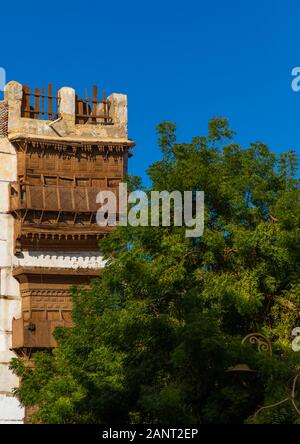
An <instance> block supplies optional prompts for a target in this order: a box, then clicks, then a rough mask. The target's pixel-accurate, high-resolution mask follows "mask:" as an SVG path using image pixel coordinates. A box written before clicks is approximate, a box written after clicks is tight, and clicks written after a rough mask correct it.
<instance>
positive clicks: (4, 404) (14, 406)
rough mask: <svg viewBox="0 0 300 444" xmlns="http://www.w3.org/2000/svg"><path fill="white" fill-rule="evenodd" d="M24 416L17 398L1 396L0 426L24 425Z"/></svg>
mask: <svg viewBox="0 0 300 444" xmlns="http://www.w3.org/2000/svg"><path fill="white" fill-rule="evenodd" d="M24 415H25V413H24V408H23V407H21V406H20V404H19V401H18V400H17V399H16V398H14V397H12V396H5V395H2V394H0V424H22V423H23V418H24Z"/></svg>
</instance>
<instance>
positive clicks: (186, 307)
mask: <svg viewBox="0 0 300 444" xmlns="http://www.w3.org/2000/svg"><path fill="white" fill-rule="evenodd" d="M158 134H159V139H158V143H159V145H160V147H161V151H162V158H161V160H159V161H157V162H155V163H154V164H153V165H151V166H150V168H149V170H148V174H149V176H150V178H151V180H152V189H153V190H168V191H173V190H179V191H184V190H203V191H204V192H205V232H204V235H203V236H202V237H201V238H199V239H190V238H186V237H185V227H119V228H118V229H116V230H115V232H114V233H113V234H111V235H109V236H108V237H106V238H105V239H104V240H103V241H102V242H101V245H100V248H101V251H102V252H103V253H104V254H105V257H106V258H107V260H108V263H107V266H106V268H105V269H104V270H103V272H102V273H101V277H100V278H99V279H95V280H94V281H93V283H92V286H91V289H90V290H86V289H82V288H74V289H73V290H72V297H73V303H74V309H73V320H74V327H73V328H72V329H69V330H64V329H58V330H57V331H56V333H55V336H56V338H57V340H58V342H59V346H58V348H57V349H55V350H54V351H53V353H52V354H50V353H46V352H43V353H41V352H40V353H36V354H35V355H34V356H33V360H34V363H35V366H34V368H32V366H31V367H30V366H29V367H28V365H26V362H24V361H23V360H21V359H15V360H13V362H12V368H13V369H14V371H15V373H16V374H17V375H18V376H20V377H21V378H22V384H21V386H20V388H18V389H16V390H15V393H16V395H17V396H18V397H19V399H20V400H21V402H22V403H23V404H24V405H26V406H37V407H38V412H37V413H36V414H35V415H33V417H32V421H34V422H44V423H86V422H89V423H107V424H110V423H130V422H131V423H140V422H143V423H186V424H189V423H190V424H192V423H241V422H250V423H251V422H268V423H297V422H298V423H299V422H300V419H299V416H298V414H297V412H296V410H295V408H294V407H293V405H292V403H291V402H289V397H290V393H291V385H290V382H291V380H292V378H293V377H294V376H295V375H296V374H297V372H299V369H300V355H299V352H298V353H295V352H293V351H292V349H291V341H292V336H291V332H292V329H293V328H294V327H296V326H300V280H299V277H300V243H299V240H300V237H299V234H300V232H299V219H300V206H299V180H298V179H297V158H296V155H295V153H294V152H287V153H285V154H283V155H281V156H280V157H279V158H277V157H276V156H275V154H274V153H272V152H271V151H270V150H269V148H268V147H267V146H266V145H264V144H263V143H261V142H255V143H252V144H251V145H250V146H249V147H248V148H247V149H242V148H241V146H240V145H239V144H237V143H235V142H234V140H233V137H234V133H233V131H232V130H231V129H230V128H229V126H228V122H227V120H226V119H223V118H217V119H214V120H212V121H210V122H209V131H208V135H207V136H201V137H194V138H193V139H192V141H191V142H190V143H178V142H177V141H176V127H175V125H174V124H173V123H169V122H163V123H161V124H160V125H158ZM129 183H130V186H131V187H132V188H134V187H135V186H138V185H139V181H138V180H137V178H131V180H129ZM251 332H260V333H262V334H264V335H265V336H266V337H268V338H269V340H270V341H271V342H272V346H273V355H272V356H270V355H269V354H266V353H259V352H258V350H257V348H255V347H252V346H251V345H249V344H248V345H247V344H244V345H242V344H241V340H242V338H243V337H244V336H245V335H247V334H248V333H251ZM240 364H243V365H248V367H249V368H250V369H251V370H253V371H252V372H249V371H248V372H239V371H228V369H230V368H232V367H234V366H236V365H240ZM285 398H288V400H287V401H286V402H284V403H281V404H279V405H278V406H275V407H273V408H266V409H263V410H261V411H259V412H258V413H257V415H255V412H257V410H258V408H259V406H267V405H269V404H274V403H278V402H279V401H281V400H283V399H285ZM295 402H299V408H300V393H299V394H297V390H296V394H295Z"/></svg>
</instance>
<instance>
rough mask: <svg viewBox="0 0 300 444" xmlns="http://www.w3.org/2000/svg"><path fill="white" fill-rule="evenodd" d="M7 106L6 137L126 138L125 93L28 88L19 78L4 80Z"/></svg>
mask: <svg viewBox="0 0 300 444" xmlns="http://www.w3.org/2000/svg"><path fill="white" fill-rule="evenodd" d="M0 103H2V104H3V106H4V104H5V107H7V108H8V121H7V130H8V138H9V139H11V140H14V139H16V138H33V139H34V138H36V139H43V138H44V139H58V140H59V139H60V140H61V139H62V138H65V139H67V140H69V139H70V140H74V141H79V142H80V141H86V140H87V141H91V142H93V141H111V142H121V143H122V142H128V131H127V96H126V95H125V94H116V93H113V94H111V95H110V96H109V97H107V98H106V95H105V94H103V96H102V99H98V98H97V87H93V94H92V97H90V98H89V97H88V95H87V96H86V98H85V99H81V98H79V97H78V96H77V95H76V92H75V90H74V89H73V88H70V87H63V88H60V89H59V90H58V91H57V93H56V94H55V95H53V93H52V86H51V85H49V86H48V89H47V90H45V89H44V88H42V90H41V91H40V90H39V89H38V88H35V89H34V92H30V89H29V87H28V86H27V87H26V86H23V85H21V84H20V83H18V82H15V81H11V82H9V83H7V85H6V86H5V91H4V101H2V102H0Z"/></svg>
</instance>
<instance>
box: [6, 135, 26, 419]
mask: <svg viewBox="0 0 300 444" xmlns="http://www.w3.org/2000/svg"><path fill="white" fill-rule="evenodd" d="M16 179H17V158H16V153H15V149H14V147H13V146H12V144H11V143H10V142H9V141H8V139H6V138H3V137H0V424H10V423H22V422H23V418H24V408H23V407H21V406H20V404H19V401H18V400H17V399H16V398H14V397H13V396H12V389H13V388H14V387H17V386H18V384H19V381H18V378H17V377H16V376H15V375H14V374H13V373H12V372H11V370H10V369H9V363H10V360H11V359H12V358H13V357H14V356H15V355H14V353H13V352H12V351H10V348H11V339H12V338H11V335H12V318H13V317H16V318H18V317H20V315H21V301H20V292H19V284H18V282H17V281H16V279H15V278H14V277H13V276H12V266H13V229H14V220H13V217H12V216H11V215H10V214H8V211H9V182H10V181H15V180H16Z"/></svg>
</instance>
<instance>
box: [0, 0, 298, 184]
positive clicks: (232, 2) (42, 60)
mask: <svg viewBox="0 0 300 444" xmlns="http://www.w3.org/2000/svg"><path fill="white" fill-rule="evenodd" d="M0 29H1V42H2V45H1V51H0V66H3V67H4V68H5V69H6V72H7V80H18V81H19V82H21V83H23V84H30V86H32V87H41V86H45V85H47V83H48V82H52V83H53V84H54V86H55V87H61V86H73V87H74V88H75V89H76V90H77V91H78V92H79V94H83V92H84V90H85V88H86V87H91V86H92V85H93V84H97V85H99V87H100V89H105V90H106V91H107V93H108V94H109V93H111V92H122V93H126V94H128V100H129V135H130V138H132V139H134V140H135V141H136V144H137V147H136V148H135V153H134V157H133V158H132V159H131V161H130V172H131V173H133V174H137V175H141V176H143V177H144V178H145V170H146V168H147V166H148V165H149V164H151V162H153V161H154V160H156V159H158V158H159V150H158V148H157V146H156V133H155V127H156V124H157V123H159V122H160V121H162V120H171V121H174V122H176V123H177V127H178V139H179V140H185V141H186V140H189V139H190V138H191V137H193V136H195V135H201V134H203V133H205V131H206V128H207V121H208V119H210V118H211V117H214V116H225V117H228V118H229V120H230V123H231V126H232V128H233V129H234V130H235V131H236V132H237V136H236V139H237V141H239V142H240V143H241V144H243V145H244V146H246V145H247V144H248V143H249V142H251V141H256V140H261V141H263V142H265V143H267V144H268V145H269V146H270V148H271V149H272V150H274V151H277V152H280V151H285V150H287V149H294V150H296V151H298V152H299V148H300V92H298V93H295V92H293V91H292V89H291V81H292V77H291V70H292V68H293V67H295V66H300V2H299V1H296V0H285V1H283V0H282V1H280V0H251V1H245V0H244V1H243V0H198V1H197V0H193V1H190V0H185V1H180V2H179V1H176V0H175V1H169V0H160V1H157V0H151V1H142V0H140V1H135V0H126V1H119V0H113V1H108V0H106V1H102V0H100V1H89V2H83V1H80V2H79V1H76V0H75V1H72V2H67V1H63V0H61V1H60V2H58V1H52V2H48V3H45V4H44V3H42V2H36V1H29V2H26V3H25V2H18V1H14V2H10V3H9V2H5V3H2V5H1V27H0Z"/></svg>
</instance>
